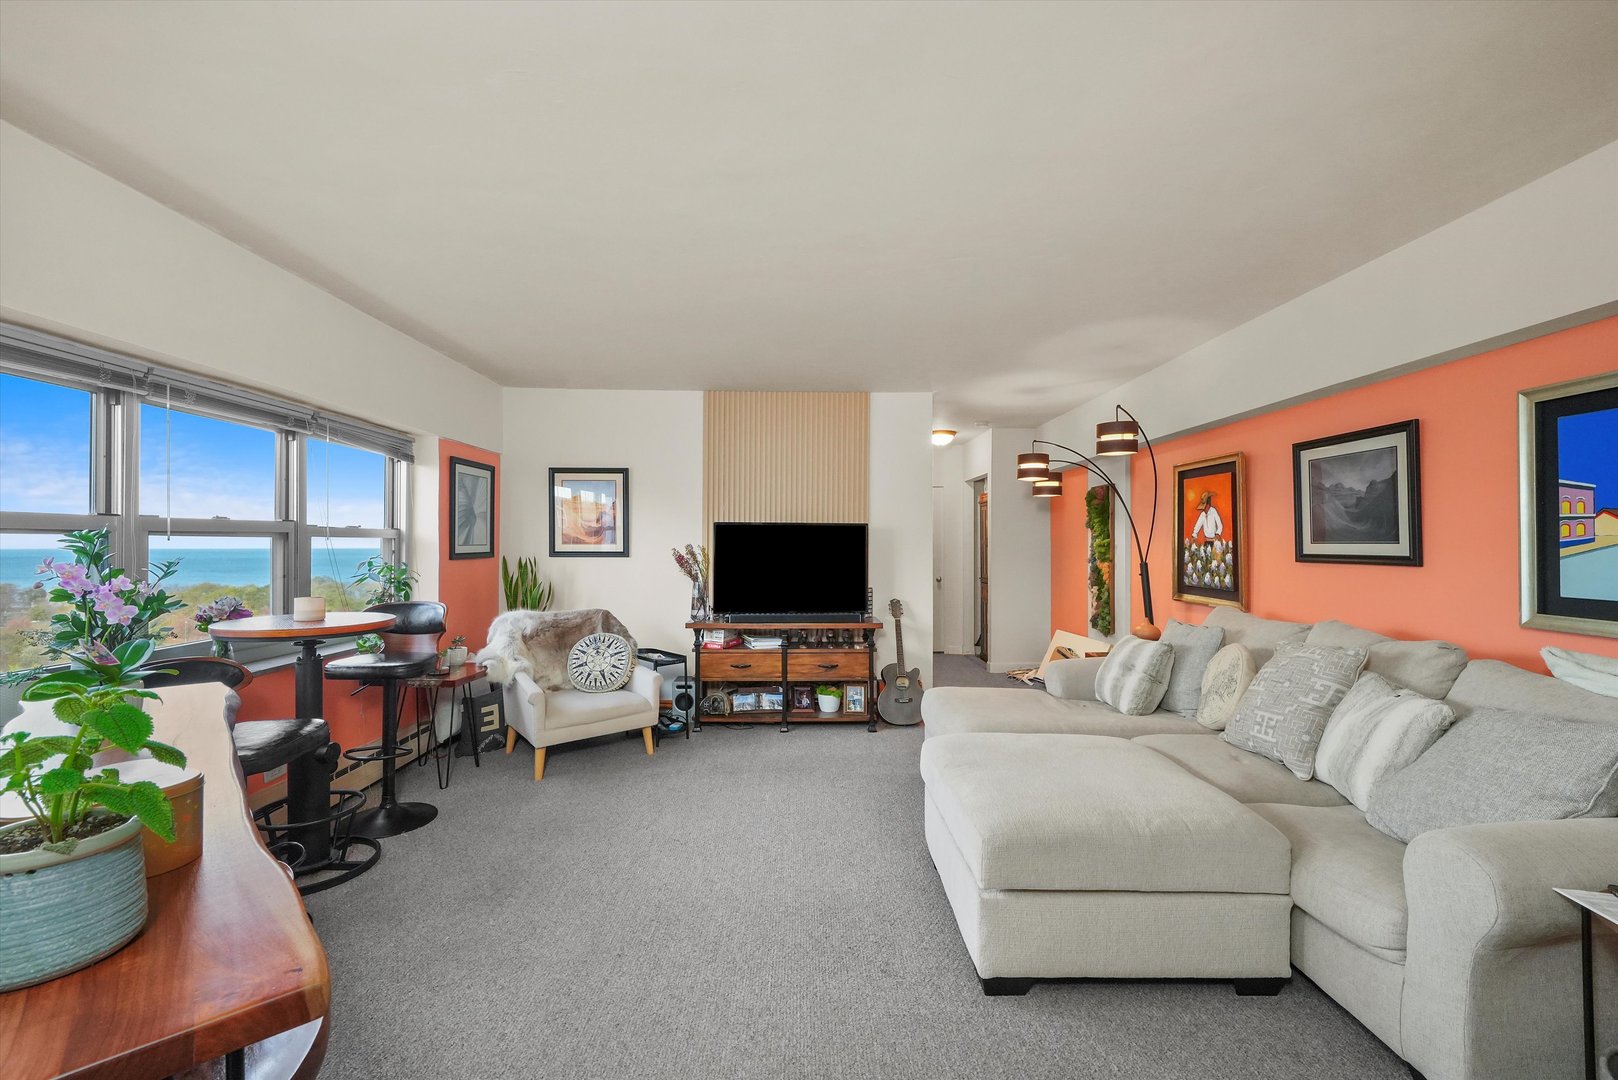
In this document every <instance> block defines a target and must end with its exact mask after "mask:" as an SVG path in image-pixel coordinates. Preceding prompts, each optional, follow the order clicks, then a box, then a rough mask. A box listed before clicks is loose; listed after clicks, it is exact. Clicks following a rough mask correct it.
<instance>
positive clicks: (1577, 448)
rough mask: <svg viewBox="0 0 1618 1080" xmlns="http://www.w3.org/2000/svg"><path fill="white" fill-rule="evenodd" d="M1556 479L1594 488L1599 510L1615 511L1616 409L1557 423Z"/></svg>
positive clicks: (1617, 480)
mask: <svg viewBox="0 0 1618 1080" xmlns="http://www.w3.org/2000/svg"><path fill="white" fill-rule="evenodd" d="M1556 438H1557V454H1558V458H1559V460H1558V462H1557V468H1556V473H1557V478H1558V479H1560V480H1579V481H1582V482H1584V483H1586V484H1594V485H1595V486H1596V499H1595V504H1596V507H1597V508H1598V509H1605V508H1606V507H1613V508H1618V409H1604V410H1600V411H1598V412H1588V413H1579V414H1578V415H1576V416H1564V417H1562V418H1561V419H1560V420H1558V421H1557V428H1556Z"/></svg>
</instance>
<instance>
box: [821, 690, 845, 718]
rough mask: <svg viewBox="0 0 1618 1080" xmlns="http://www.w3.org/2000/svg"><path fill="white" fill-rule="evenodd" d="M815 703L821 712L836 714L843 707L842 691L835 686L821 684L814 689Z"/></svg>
mask: <svg viewBox="0 0 1618 1080" xmlns="http://www.w3.org/2000/svg"><path fill="white" fill-rule="evenodd" d="M815 701H816V702H817V703H818V704H819V705H820V711H821V712H823V713H834V712H837V711H838V710H839V709H841V708H842V705H843V691H842V690H841V689H840V688H838V687H836V686H829V685H827V684H825V683H822V684H821V685H819V686H817V687H815Z"/></svg>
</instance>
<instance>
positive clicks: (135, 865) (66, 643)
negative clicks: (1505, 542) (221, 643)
mask: <svg viewBox="0 0 1618 1080" xmlns="http://www.w3.org/2000/svg"><path fill="white" fill-rule="evenodd" d="M65 546H66V547H67V549H68V550H69V551H71V552H72V553H73V554H74V556H75V561H74V562H72V563H64V564H61V565H55V564H53V563H46V564H45V565H43V566H41V568H40V573H41V574H44V575H49V576H53V577H54V578H55V579H56V581H55V585H54V586H53V587H52V589H51V593H50V599H51V600H52V601H53V602H56V603H61V604H65V605H67V607H66V610H64V611H61V612H58V613H57V614H56V615H53V616H52V618H51V624H52V632H51V634H50V637H49V639H48V652H49V654H50V656H51V657H52V659H53V661H55V662H59V663H63V664H65V666H63V667H53V668H52V669H51V670H48V671H46V672H45V673H44V674H43V675H40V676H39V677H38V678H37V681H35V682H32V683H31V684H30V685H29V686H28V687H27V689H25V690H24V691H23V695H22V698H23V701H24V702H25V703H26V704H29V705H43V706H45V707H47V708H48V709H49V712H50V713H51V714H52V715H51V716H50V717H46V716H44V715H43V714H42V712H41V711H40V710H38V709H35V710H26V709H25V712H24V716H23V717H20V718H19V721H21V723H19V722H18V721H13V722H12V723H10V724H8V725H7V729H8V730H7V733H6V734H4V735H0V791H4V792H6V793H8V794H12V795H15V796H16V797H17V799H18V800H19V801H20V802H21V803H22V805H23V807H24V808H25V809H26V810H27V813H28V815H29V816H28V817H26V818H24V819H23V820H21V821H18V822H14V823H13V824H10V825H5V826H0V910H3V911H4V912H5V917H4V918H3V919H0V991H6V990H14V989H17V988H19V987H23V986H32V985H33V984H35V983H38V982H44V981H45V980H47V979H53V978H56V977H57V976H59V975H65V974H67V973H68V972H70V971H76V970H78V969H79V968H81V967H84V966H86V965H88V964H92V963H94V962H95V961H97V960H99V959H101V958H102V957H104V956H107V955H109V954H111V953H113V952H115V951H116V950H118V949H119V948H121V947H123V946H124V945H125V944H127V943H128V942H129V941H130V940H131V939H132V938H133V937H134V936H135V935H136V934H138V933H140V931H141V928H142V927H144V926H145V925H146V865H145V857H144V854H143V852H142V829H143V828H149V829H151V830H152V832H154V833H156V834H157V835H158V836H160V837H162V838H163V839H165V840H173V838H174V811H173V808H172V807H171V806H170V804H169V801H168V798H167V797H166V796H165V795H164V794H163V790H162V789H161V788H160V787H158V786H157V785H156V784H154V783H152V782H151V781H138V782H135V783H130V782H127V781H124V780H122V779H121V778H120V777H119V775H118V769H117V768H116V767H115V766H113V765H105V764H100V763H98V762H97V760H96V758H97V755H98V754H102V753H103V752H104V751H108V750H112V749H116V750H118V751H121V752H123V753H126V754H143V753H144V754H148V755H150V756H151V757H153V758H156V759H157V760H158V761H161V762H164V763H166V764H170V765H184V764H185V755H184V754H183V753H181V752H180V751H179V750H178V749H176V748H175V747H172V746H169V745H168V744H166V743H161V742H158V741H157V740H155V739H153V738H152V731H153V727H152V720H151V717H149V716H147V715H146V713H145V712H144V711H143V710H142V708H141V707H140V706H141V704H142V703H143V702H144V701H145V700H147V699H156V698H157V695H156V694H154V693H153V692H152V691H150V690H147V689H144V688H143V686H142V685H141V680H142V679H144V678H145V677H146V676H147V675H150V674H153V673H154V670H155V669H154V668H153V667H151V666H150V662H151V658H152V653H153V651H154V650H155V649H156V647H157V641H156V632H155V631H154V630H153V629H152V628H151V626H150V624H151V622H152V620H153V619H155V618H156V617H158V616H159V615H161V614H166V613H167V612H169V611H173V610H174V609H175V608H178V607H179V606H180V604H179V603H178V602H177V601H174V600H172V599H170V598H169V597H168V595H167V594H166V593H164V592H163V590H162V589H161V588H159V587H157V586H158V584H159V583H160V582H161V581H162V579H163V577H166V576H167V575H166V574H162V573H159V575H158V576H157V577H156V578H155V579H153V580H150V581H148V582H146V583H142V584H140V585H136V584H135V583H134V582H132V581H131V580H130V579H129V577H128V575H127V574H125V573H124V572H123V571H122V570H119V569H116V568H114V567H112V566H111V565H110V559H109V558H108V545H107V535H106V531H105V530H95V531H91V532H82V533H70V534H68V535H67V537H66V538H65ZM170 572H172V569H171V570H170ZM30 674H37V673H30ZM36 721H38V722H37V723H36ZM24 724H27V725H28V726H30V727H38V728H39V729H40V731H41V732H42V733H41V734H33V733H31V732H30V731H28V730H24V729H23V725H24ZM68 912H71V917H69V915H68V914H67V913H68Z"/></svg>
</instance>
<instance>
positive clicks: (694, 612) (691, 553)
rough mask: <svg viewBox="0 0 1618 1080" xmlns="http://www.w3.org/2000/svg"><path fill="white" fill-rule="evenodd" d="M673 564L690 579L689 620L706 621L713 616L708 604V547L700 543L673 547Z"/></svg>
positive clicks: (709, 567)
mask: <svg viewBox="0 0 1618 1080" xmlns="http://www.w3.org/2000/svg"><path fill="white" fill-rule="evenodd" d="M673 552H674V565H675V566H676V567H678V568H679V571H680V573H682V574H684V575H685V576H686V577H687V578H689V579H690V581H691V621H692V622H707V621H708V620H709V619H711V618H712V617H713V609H712V608H711V607H710V606H709V604H708V574H709V572H710V570H711V569H712V567H711V566H710V564H709V562H708V549H707V548H706V547H704V546H703V545H701V544H687V545H686V546H685V550H684V551H681V550H680V549H679V548H674V549H673Z"/></svg>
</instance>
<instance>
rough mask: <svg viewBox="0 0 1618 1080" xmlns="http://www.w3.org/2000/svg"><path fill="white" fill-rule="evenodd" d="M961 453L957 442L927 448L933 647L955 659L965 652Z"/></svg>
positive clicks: (965, 504) (966, 565) (967, 542)
mask: <svg viewBox="0 0 1618 1080" xmlns="http://www.w3.org/2000/svg"><path fill="white" fill-rule="evenodd" d="M965 453H966V448H965V445H964V444H963V443H961V442H959V441H957V442H954V443H951V444H950V445H949V446H940V447H937V448H935V449H934V450H933V490H934V492H935V493H936V497H937V498H938V499H939V500H940V505H939V512H938V513H937V514H936V515H935V517H934V521H933V551H934V552H935V553H936V558H935V559H934V561H933V576H934V577H936V578H938V579H939V580H938V582H937V583H936V584H935V586H934V588H933V624H934V627H935V632H934V635H933V649H934V650H935V651H937V652H942V653H953V654H957V655H960V654H964V653H966V652H967V651H968V644H969V643H968V642H967V640H966V638H967V634H966V627H967V624H968V617H969V615H970V612H969V611H968V609H967V606H966V593H967V591H968V590H967V579H968V578H969V577H970V576H971V574H972V567H971V564H970V561H969V552H970V550H971V546H972V540H971V537H970V536H969V535H968V532H967V529H968V525H969V524H970V520H971V519H970V518H969V516H968V512H969V489H968V487H967V483H966V480H965V479H964V475H965V468H966V467H965V465H964V464H963V459H964V455H965Z"/></svg>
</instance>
